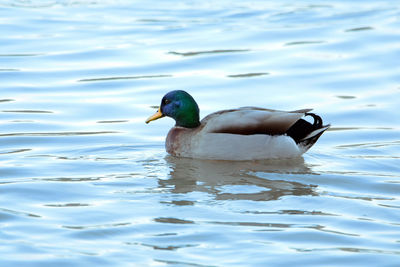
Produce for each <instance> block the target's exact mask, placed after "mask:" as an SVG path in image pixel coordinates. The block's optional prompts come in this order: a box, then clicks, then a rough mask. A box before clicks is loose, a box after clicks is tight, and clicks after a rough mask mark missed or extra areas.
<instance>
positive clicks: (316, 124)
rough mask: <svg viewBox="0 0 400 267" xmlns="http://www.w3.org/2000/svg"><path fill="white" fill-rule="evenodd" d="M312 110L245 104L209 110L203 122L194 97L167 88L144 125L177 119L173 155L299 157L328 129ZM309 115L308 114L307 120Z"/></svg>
mask: <svg viewBox="0 0 400 267" xmlns="http://www.w3.org/2000/svg"><path fill="white" fill-rule="evenodd" d="M311 110H312V109H300V110H295V111H280V110H274V109H267V108H259V107H251V106H250V107H241V108H236V109H227V110H221V111H217V112H214V113H211V114H209V115H207V116H206V117H204V118H203V119H202V120H200V109H199V106H198V105H197V103H196V101H195V100H194V98H193V97H192V96H191V95H190V94H189V93H187V92H186V91H183V90H174V91H171V92H168V93H167V94H166V95H164V97H163V98H162V99H161V104H160V106H159V108H158V110H157V112H156V113H155V114H154V115H152V116H150V117H149V118H148V119H147V120H146V123H147V124H148V123H149V122H151V121H155V120H157V119H160V118H163V117H170V118H172V119H174V120H175V126H174V127H172V128H171V129H170V130H169V132H168V134H167V137H166V141H165V149H166V151H167V152H168V153H169V154H170V155H172V156H175V157H182V158H194V159H210V160H233V161H235V160H237V161H242V160H265V159H289V158H296V157H300V156H301V155H302V154H303V153H305V152H306V151H308V150H309V149H310V148H311V147H312V146H313V145H314V144H315V143H316V142H317V140H318V139H319V137H320V136H321V135H322V134H323V133H324V132H325V131H326V130H327V129H328V128H329V127H330V125H323V121H322V119H321V117H320V116H319V115H317V114H315V113H311V112H310V111H311ZM305 117H310V119H312V120H313V121H312V122H309V121H308V120H306V119H305Z"/></svg>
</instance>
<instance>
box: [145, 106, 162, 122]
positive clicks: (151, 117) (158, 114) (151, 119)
mask: <svg viewBox="0 0 400 267" xmlns="http://www.w3.org/2000/svg"><path fill="white" fill-rule="evenodd" d="M162 117H164V115H163V114H162V113H161V109H160V108H158V110H157V112H156V113H155V114H154V115H153V116H150V117H149V118H148V119H147V120H146V123H149V122H151V121H155V120H158V119H159V118H162Z"/></svg>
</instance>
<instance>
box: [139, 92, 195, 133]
mask: <svg viewBox="0 0 400 267" xmlns="http://www.w3.org/2000/svg"><path fill="white" fill-rule="evenodd" d="M164 116H167V117H171V118H173V119H174V120H175V122H176V126H181V127H185V128H195V127H197V126H199V125H200V120H199V107H198V106H197V103H196V101H194V99H193V97H192V96H191V95H189V94H188V93H186V92H185V91H182V90H176V91H171V92H169V93H168V94H166V95H165V96H164V97H163V98H162V100H161V105H160V108H159V109H158V111H157V112H156V114H154V115H153V116H151V117H150V118H148V119H147V120H146V123H149V122H151V121H154V120H157V119H159V118H162V117H164Z"/></svg>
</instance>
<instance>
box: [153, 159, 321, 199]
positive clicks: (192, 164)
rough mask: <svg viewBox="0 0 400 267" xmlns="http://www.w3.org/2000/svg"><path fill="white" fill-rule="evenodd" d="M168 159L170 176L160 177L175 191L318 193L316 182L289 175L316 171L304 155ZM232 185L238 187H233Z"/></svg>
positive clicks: (245, 195) (267, 195) (242, 195)
mask: <svg viewBox="0 0 400 267" xmlns="http://www.w3.org/2000/svg"><path fill="white" fill-rule="evenodd" d="M166 161H167V164H168V165H169V167H170V168H171V171H170V174H169V178H168V179H166V180H159V186H160V187H161V188H168V189H169V190H170V191H171V192H172V193H178V194H185V193H190V192H205V193H208V194H212V195H214V197H215V199H217V200H253V201H268V200H276V199H279V198H281V197H282V196H287V195H295V196H301V195H317V193H316V191H315V189H316V186H315V185H309V184H302V183H299V182H293V181H290V177H287V176H290V175H294V174H299V175H300V174H301V175H310V174H312V172H311V169H310V168H309V167H307V166H306V165H305V164H304V159H303V158H298V159H294V160H285V161H276V160H275V161H251V162H250V161H247V162H232V161H214V160H198V159H186V158H175V157H171V156H168V157H166ZM261 176H263V177H261ZM269 177H271V179H268V178H269ZM232 188H234V190H230V189H232ZM248 188H250V192H249V190H246V189H248ZM251 188H252V189H251ZM254 188H256V189H257V190H254ZM226 189H228V190H226ZM241 189H244V190H243V191H244V192H242V191H241ZM232 191H233V192H232ZM252 191H255V192H252Z"/></svg>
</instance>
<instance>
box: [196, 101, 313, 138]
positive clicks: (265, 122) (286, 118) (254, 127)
mask: <svg viewBox="0 0 400 267" xmlns="http://www.w3.org/2000/svg"><path fill="white" fill-rule="evenodd" d="M309 111H311V109H303V110H296V111H290V112H287V111H279V110H272V109H263V108H257V107H243V108H239V109H230V110H222V111H218V112H215V113H212V114H210V115H208V116H207V117H205V118H204V119H203V120H202V121H201V124H202V127H203V129H202V130H203V131H204V132H208V133H228V134H240V135H252V134H269V135H280V134H285V133H286V132H287V131H288V130H289V129H290V127H291V126H293V125H294V124H295V123H296V122H297V121H298V120H299V119H300V118H301V117H303V116H304V115H305V113H307V112H309Z"/></svg>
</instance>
